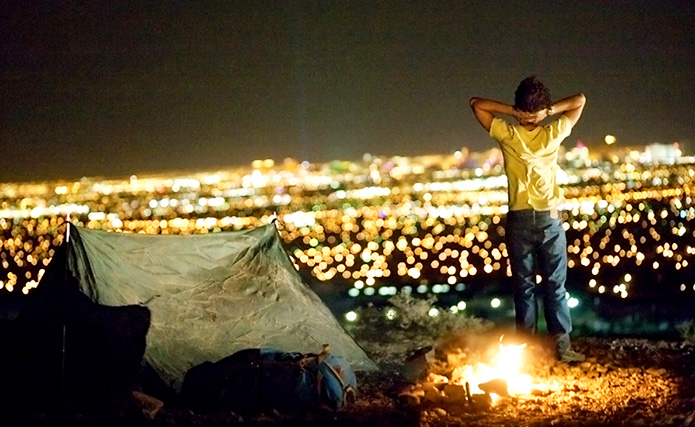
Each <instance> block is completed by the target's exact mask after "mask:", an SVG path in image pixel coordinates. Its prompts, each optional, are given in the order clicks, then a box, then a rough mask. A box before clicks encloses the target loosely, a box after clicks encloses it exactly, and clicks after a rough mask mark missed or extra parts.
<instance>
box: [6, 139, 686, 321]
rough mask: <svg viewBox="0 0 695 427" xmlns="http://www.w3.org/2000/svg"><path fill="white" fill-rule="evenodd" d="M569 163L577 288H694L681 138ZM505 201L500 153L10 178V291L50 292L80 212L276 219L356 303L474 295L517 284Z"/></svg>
mask: <svg viewBox="0 0 695 427" xmlns="http://www.w3.org/2000/svg"><path fill="white" fill-rule="evenodd" d="M607 142H609V141H608V140H607ZM560 163H561V166H562V171H561V176H559V177H558V178H559V179H560V182H561V183H562V186H563V188H564V191H565V197H566V203H565V205H564V206H563V216H564V219H565V229H566V232H567V240H568V248H567V250H568V255H569V268H570V278H569V282H568V288H569V290H570V292H571V293H577V294H582V295H584V296H585V297H589V298H612V299H618V300H620V299H630V298H636V299H642V300H650V299H651V300H657V299H664V298H666V299H668V298H682V297H683V296H687V297H688V298H691V297H695V274H694V273H695V270H694V268H695V260H694V259H693V258H694V257H695V239H694V237H695V221H694V220H695V205H694V204H693V200H692V194H691V193H692V191H693V190H694V188H695V187H694V185H693V182H694V179H695V167H694V165H695V159H694V158H693V157H687V156H684V155H683V153H682V152H681V149H680V146H679V145H678V144H653V145H649V146H643V147H630V148H625V147H623V148H616V147H615V146H608V145H606V146H605V147H604V148H603V149H602V150H601V151H599V150H589V149H588V148H587V147H585V146H583V145H582V144H581V143H579V144H577V146H575V147H574V148H572V149H571V150H567V151H565V152H562V153H561V156H560ZM506 203H507V193H506V178H505V176H504V171H503V163H502V155H501V152H500V151H499V150H498V149H491V150H489V151H487V152H482V153H473V152H468V151H467V150H466V149H462V150H461V151H457V152H454V153H448V154H433V155H428V156H418V157H379V156H371V155H368V154H366V155H365V156H364V158H363V159H362V160H361V161H356V162H352V161H333V162H329V163H322V164H315V163H308V162H299V161H297V160H294V159H285V160H284V161H282V162H275V161H273V160H257V161H254V162H253V163H252V164H251V165H249V166H245V167H235V168H230V169H227V170H216V171H205V172H203V171H201V172H190V173H184V172H181V173H171V174H158V175H138V176H135V175H133V176H131V177H128V178H125V179H103V178H89V177H86V178H82V179H80V180H76V181H53V182H29V183H5V184H0V230H1V234H0V249H1V251H0V262H1V264H2V270H0V271H2V273H0V296H1V295H2V294H6V295H8V294H13V295H25V294H29V293H30V292H31V290H32V289H34V288H36V287H37V286H40V279H41V276H42V274H43V272H44V271H45V268H46V266H47V265H48V263H49V262H50V260H51V258H52V256H53V255H54V253H55V250H56V248H57V247H58V246H59V245H61V244H62V243H63V237H64V235H63V233H64V229H65V221H66V218H67V216H68V214H69V215H70V221H71V222H72V223H74V224H76V225H80V226H83V227H87V228H91V229H101V230H107V231H112V232H133V233H154V234H191V233H210V232H219V231H227V230H239V229H243V228H248V227H256V226H259V225H262V224H267V223H269V222H271V221H272V220H273V218H277V220H278V228H279V232H280V235H281V236H282V238H283V240H284V241H285V243H286V244H287V248H288V252H289V253H290V254H291V256H292V258H293V260H294V262H295V264H296V266H297V267H298V270H299V271H300V273H301V274H303V275H304V276H305V277H306V278H307V279H308V280H309V281H310V282H312V283H313V285H314V286H316V287H318V288H321V287H329V288H330V289H331V291H332V292H336V293H340V294H342V295H344V296H346V297H347V296H349V297H352V298H354V299H355V301H370V300H377V299H379V298H382V299H383V298H387V297H388V296H390V295H393V294H395V293H397V292H399V291H404V292H410V293H413V294H440V295H456V297H455V298H453V297H452V298H453V299H457V298H458V299H461V301H465V298H466V296H470V295H480V294H486V293H489V294H491V295H494V294H495V292H500V289H503V288H504V286H505V285H504V283H505V281H506V280H505V278H506V276H507V275H508V274H509V268H508V263H507V250H506V245H505V241H504V227H503V225H504V218H505V213H506V211H507V208H506ZM568 297H569V296H568ZM456 307H459V308H461V309H463V308H464V307H465V302H464V303H463V306H461V304H458V305H452V310H455V309H456Z"/></svg>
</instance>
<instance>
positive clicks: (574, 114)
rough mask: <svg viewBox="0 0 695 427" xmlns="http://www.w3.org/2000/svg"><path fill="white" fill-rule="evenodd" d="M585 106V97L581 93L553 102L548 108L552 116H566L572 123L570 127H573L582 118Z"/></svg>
mask: <svg viewBox="0 0 695 427" xmlns="http://www.w3.org/2000/svg"><path fill="white" fill-rule="evenodd" d="M585 105H586V97H585V96H584V94H583V93H578V94H576V95H572V96H568V97H567V98H563V99H561V100H559V101H557V102H555V103H554V104H553V105H552V106H551V107H550V108H551V110H552V113H553V114H563V115H565V116H567V118H568V119H570V122H572V127H574V125H576V124H577V122H578V121H579V118H580V117H581V116H582V112H583V111H584V106H585Z"/></svg>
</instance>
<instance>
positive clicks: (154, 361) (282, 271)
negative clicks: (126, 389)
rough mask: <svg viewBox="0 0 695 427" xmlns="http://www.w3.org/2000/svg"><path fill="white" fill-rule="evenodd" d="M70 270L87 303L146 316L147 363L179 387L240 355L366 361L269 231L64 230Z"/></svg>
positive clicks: (362, 366) (369, 365)
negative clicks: (325, 347) (141, 310)
mask: <svg viewBox="0 0 695 427" xmlns="http://www.w3.org/2000/svg"><path fill="white" fill-rule="evenodd" d="M70 233H71V234H72V235H73V237H72V238H71V240H70V247H69V249H68V250H69V251H70V256H69V257H68V259H69V263H68V264H69V270H70V271H71V273H72V275H73V276H74V277H75V278H76V279H77V282H78V283H79V287H80V289H81V290H82V292H84V293H85V294H86V295H88V296H89V297H90V298H91V299H92V300H93V301H95V302H97V303H99V304H103V305H106V306H124V305H145V306H146V307H147V308H149V309H150V311H151V325H150V328H149V331H148V333H147V347H146V350H145V359H146V360H147V361H148V362H149V363H150V364H151V365H152V366H153V367H154V369H155V370H156V371H157V372H158V373H159V375H160V376H161V378H162V379H163V380H164V381H165V382H167V383H168V384H169V385H171V386H173V387H174V388H175V389H179V388H180V386H181V383H182V381H183V376H184V374H185V373H186V371H187V370H188V369H189V368H191V367H193V366H195V365H197V364H199V363H202V362H204V361H216V360H219V359H221V358H223V357H225V356H228V355H230V354H232V353H234V352H236V351H238V350H242V349H246V348H257V347H273V348H276V349H278V350H282V351H298V352H318V351H320V349H321V346H322V344H330V345H331V349H332V353H333V354H336V355H339V356H342V357H344V358H345V359H346V360H347V361H348V362H349V363H350V364H351V366H352V367H353V369H355V370H372V369H376V365H375V364H374V362H372V361H371V360H370V359H369V358H368V357H367V355H366V354H365V353H364V351H363V350H362V349H361V348H360V347H359V346H358V345H357V344H356V343H355V341H354V340H353V339H352V338H351V337H350V336H349V335H348V334H347V333H346V332H345V330H344V329H343V328H342V326H341V325H340V324H339V323H338V321H337V320H336V319H335V317H334V316H333V314H332V313H331V312H330V310H329V309H328V308H327V307H326V305H325V304H324V303H323V302H322V301H321V300H320V299H319V297H318V296H317V295H316V294H315V293H314V292H313V291H312V290H311V289H310V288H309V287H308V285H307V284H306V283H305V282H304V281H303V279H302V278H301V276H300V275H299V274H298V272H297V271H296V270H295V268H294V266H293V264H292V262H291V261H290V259H289V257H288V255H287V253H286V252H285V249H284V248H283V246H282V242H281V239H280V236H279V234H278V232H277V229H276V227H275V226H274V224H270V225H267V226H263V227H259V228H256V229H250V230H242V231H233V232H221V233H211V234H199V235H145V234H124V233H110V232H104V231H94V230H89V229H85V228H80V227H71V231H70Z"/></svg>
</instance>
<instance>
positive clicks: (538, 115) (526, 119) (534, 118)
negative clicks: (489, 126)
mask: <svg viewBox="0 0 695 427" xmlns="http://www.w3.org/2000/svg"><path fill="white" fill-rule="evenodd" d="M546 117H548V110H547V109H545V108H544V109H542V110H538V111H536V112H534V113H529V112H528V111H521V110H517V109H514V118H515V119H517V120H518V121H519V123H520V124H521V125H522V126H526V125H532V126H536V125H538V124H539V123H540V122H542V121H543V120H545V119H546Z"/></svg>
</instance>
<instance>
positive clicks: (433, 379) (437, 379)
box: [425, 373, 449, 384]
mask: <svg viewBox="0 0 695 427" xmlns="http://www.w3.org/2000/svg"><path fill="white" fill-rule="evenodd" d="M425 382H429V383H435V384H443V383H448V382H449V378H447V377H445V376H444V375H439V374H435V373H430V374H428V375H427V378H426V379H425Z"/></svg>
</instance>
